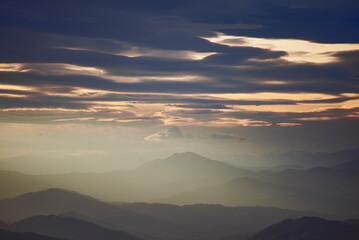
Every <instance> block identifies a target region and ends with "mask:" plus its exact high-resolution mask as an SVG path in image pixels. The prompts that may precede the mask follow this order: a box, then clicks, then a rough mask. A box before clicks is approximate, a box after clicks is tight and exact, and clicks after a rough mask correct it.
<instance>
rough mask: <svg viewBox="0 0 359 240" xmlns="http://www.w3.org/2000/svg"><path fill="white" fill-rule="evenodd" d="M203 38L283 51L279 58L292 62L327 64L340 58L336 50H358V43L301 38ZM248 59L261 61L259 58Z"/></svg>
mask: <svg viewBox="0 0 359 240" xmlns="http://www.w3.org/2000/svg"><path fill="white" fill-rule="evenodd" d="M203 39H206V40H208V41H210V42H213V43H217V44H222V45H226V46H230V47H253V48H262V49H269V50H271V51H284V52H286V53H287V54H286V55H284V56H281V57H280V59H282V60H285V61H288V62H293V63H315V64H328V63H333V62H337V61H339V60H340V59H339V58H338V57H337V56H335V54H337V53H338V52H346V51H356V50H359V44H355V43H316V42H312V41H307V40H301V39H273V38H254V37H246V36H231V35H225V34H223V33H218V34H217V36H216V37H203ZM250 60H252V61H259V62H260V61H262V60H260V59H250ZM272 60H274V59H272Z"/></svg>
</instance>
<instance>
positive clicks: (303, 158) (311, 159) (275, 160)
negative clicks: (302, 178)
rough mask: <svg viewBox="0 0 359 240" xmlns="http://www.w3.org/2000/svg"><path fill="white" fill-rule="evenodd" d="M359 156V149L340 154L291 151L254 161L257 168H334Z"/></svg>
mask: <svg viewBox="0 0 359 240" xmlns="http://www.w3.org/2000/svg"><path fill="white" fill-rule="evenodd" d="M358 156H359V148H355V149H347V150H343V151H338V152H329V153H328V152H322V153H308V152H301V151H289V152H286V153H279V154H276V153H273V154H267V155H265V156H262V157H261V158H259V159H254V160H253V161H252V162H254V164H256V166H262V167H264V166H267V167H268V166H278V165H292V164H294V165H299V166H301V167H304V168H313V167H333V166H335V165H338V164H342V163H345V162H350V161H353V160H355V159H357V158H358Z"/></svg>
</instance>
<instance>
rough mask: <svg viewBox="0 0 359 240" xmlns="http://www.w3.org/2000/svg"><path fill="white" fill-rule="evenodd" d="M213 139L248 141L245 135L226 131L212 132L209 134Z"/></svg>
mask: <svg viewBox="0 0 359 240" xmlns="http://www.w3.org/2000/svg"><path fill="white" fill-rule="evenodd" d="M209 137H210V138H212V139H219V140H233V139H234V140H237V141H239V142H244V141H247V140H248V139H247V138H246V137H243V136H239V135H236V134H226V133H212V134H210V135H209Z"/></svg>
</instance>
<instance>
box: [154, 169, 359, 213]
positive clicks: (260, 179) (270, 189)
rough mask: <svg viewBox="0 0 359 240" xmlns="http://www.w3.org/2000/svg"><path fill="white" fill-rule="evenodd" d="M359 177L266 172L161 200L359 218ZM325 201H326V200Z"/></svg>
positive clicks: (329, 171)
mask: <svg viewBox="0 0 359 240" xmlns="http://www.w3.org/2000/svg"><path fill="white" fill-rule="evenodd" d="M357 184H359V174H357V171H352V170H335V169H326V168H317V169H310V170H306V171H299V170H286V171H283V172H279V173H277V172H268V171H264V172H261V173H258V174H257V175H254V176H253V177H244V178H237V179H233V180H231V181H229V182H227V183H225V184H221V185H217V186H213V187H205V188H200V189H196V190H194V191H188V192H184V193H181V194H177V195H174V196H173V197H171V198H164V199H159V200H158V201H159V202H164V203H174V204H194V203H199V202H201V203H211V204H224V205H229V206H274V207H279V208H290V209H297V210H313V211H320V212H328V213H332V214H345V215H347V216H359V206H358V204H357V201H356V199H358V198H359V188H357ZM323 199H325V201H323Z"/></svg>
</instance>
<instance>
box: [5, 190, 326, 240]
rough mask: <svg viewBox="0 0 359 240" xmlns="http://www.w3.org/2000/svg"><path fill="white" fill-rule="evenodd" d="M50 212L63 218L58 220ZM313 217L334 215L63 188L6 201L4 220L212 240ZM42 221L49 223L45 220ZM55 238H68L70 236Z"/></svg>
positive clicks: (177, 239)
mask: <svg viewBox="0 0 359 240" xmlns="http://www.w3.org/2000/svg"><path fill="white" fill-rule="evenodd" d="M39 215H42V218H33V217H36V216H39ZM48 215H60V216H62V217H58V218H55V217H54V216H52V217H49V216H48ZM308 215H309V216H322V217H329V216H325V215H323V214H319V213H315V212H301V211H293V210H288V209H278V208H266V207H225V206H222V205H209V204H196V205H185V206H176V205H168V204H150V203H121V204H119V203H116V204H114V203H111V204H109V203H104V202H100V201H98V200H96V199H93V198H91V197H88V196H84V195H81V194H78V193H76V192H72V191H67V190H61V189H49V190H45V191H40V192H34V193H27V194H24V195H21V196H18V197H15V198H12V199H3V200H1V201H0V219H2V220H4V221H6V222H8V223H11V224H10V226H14V223H16V222H19V221H20V222H21V221H22V220H23V219H31V221H30V222H33V221H35V222H37V221H40V220H41V221H45V222H46V221H47V222H51V221H53V223H54V225H57V224H55V223H57V222H60V223H61V222H62V221H65V220H66V219H67V218H66V217H68V218H69V219H68V221H70V222H71V219H77V220H81V221H85V222H87V223H91V224H96V225H98V226H99V227H102V228H107V229H112V230H115V231H122V232H126V233H128V234H130V235H132V236H134V237H137V238H141V239H149V240H156V239H158V240H161V239H163V240H165V239H166V240H168V239H174V240H184V239H193V240H206V239H209V238H214V237H222V236H225V235H229V234H238V233H246V232H254V231H258V230H260V229H262V228H264V227H266V226H269V225H271V224H273V223H276V222H279V221H281V220H283V219H286V218H298V217H303V216H308ZM44 216H46V217H47V218H44ZM34 219H35V220H34ZM39 219H40V220H39ZM41 221H40V222H41ZM60 223H59V224H60ZM74 224H75V223H73V224H72V225H74ZM40 225H42V226H45V223H44V224H40ZM60 225H61V226H62V225H64V224H60ZM70 225H71V224H70ZM16 226H18V225H16ZM49 228H50V227H49ZM21 229H22V230H21ZM21 229H20V228H15V227H9V228H8V230H13V231H14V230H16V231H18V230H21V231H26V230H30V229H26V228H24V229H23V228H21ZM39 229H40V230H41V228H39ZM50 229H51V228H50ZM40 230H39V231H35V233H38V234H42V235H47V234H46V232H41V231H40ZM58 231H60V230H58ZM61 231H62V230H61ZM64 231H65V230H64ZM49 236H57V237H62V238H67V237H66V236H65V235H49Z"/></svg>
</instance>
